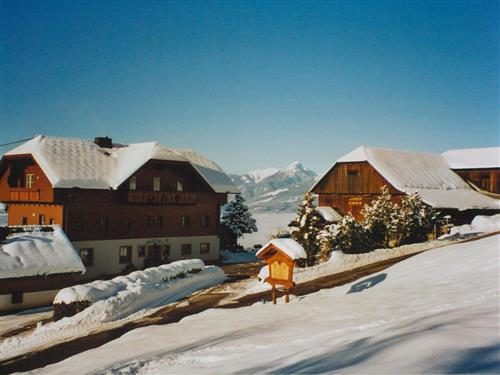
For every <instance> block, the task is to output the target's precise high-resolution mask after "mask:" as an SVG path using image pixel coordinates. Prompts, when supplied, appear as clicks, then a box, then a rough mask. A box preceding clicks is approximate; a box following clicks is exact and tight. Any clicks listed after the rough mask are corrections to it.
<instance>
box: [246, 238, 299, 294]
mask: <svg viewBox="0 0 500 375" xmlns="http://www.w3.org/2000/svg"><path fill="white" fill-rule="evenodd" d="M256 256H257V258H260V259H263V260H265V261H266V263H267V264H268V276H267V278H266V281H267V282H268V283H269V284H271V286H272V287H273V289H272V296H273V303H276V286H279V285H281V286H283V287H285V289H286V302H288V296H289V291H290V288H291V287H292V286H293V285H294V283H293V268H294V267H295V261H296V260H297V259H304V258H307V254H306V251H305V250H304V248H303V247H302V245H300V244H299V243H298V242H297V241H295V240H293V239H291V238H277V239H274V240H271V241H270V242H269V243H267V244H266V245H265V246H263V247H262V248H261V249H260V250H259V251H258V252H257V254H256Z"/></svg>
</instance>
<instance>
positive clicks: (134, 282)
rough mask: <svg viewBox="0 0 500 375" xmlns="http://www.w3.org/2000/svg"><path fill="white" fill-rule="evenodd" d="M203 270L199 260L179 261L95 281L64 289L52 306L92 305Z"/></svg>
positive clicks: (201, 262)
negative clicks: (148, 285) (147, 285)
mask: <svg viewBox="0 0 500 375" xmlns="http://www.w3.org/2000/svg"><path fill="white" fill-rule="evenodd" d="M203 269H205V264H204V263H203V261H202V260H201V259H188V260H180V261H177V262H173V263H170V264H164V265H161V266H159V267H152V268H148V269H145V270H143V271H134V272H132V273H130V274H128V275H125V276H118V277H115V278H114V279H112V280H96V281H93V282H91V283H88V284H83V285H75V286H71V287H68V288H64V289H62V290H60V291H59V293H57V295H56V297H55V298H54V304H57V303H66V304H70V303H73V302H82V301H87V302H90V303H94V302H97V301H100V300H102V299H106V298H109V297H111V296H114V295H116V294H118V293H119V292H122V291H125V290H126V289H134V287H136V286H138V285H141V284H152V285H156V284H158V283H165V282H168V281H169V280H173V279H175V278H177V277H178V276H179V275H182V274H184V275H185V274H187V273H193V271H196V272H199V271H201V270H203Z"/></svg>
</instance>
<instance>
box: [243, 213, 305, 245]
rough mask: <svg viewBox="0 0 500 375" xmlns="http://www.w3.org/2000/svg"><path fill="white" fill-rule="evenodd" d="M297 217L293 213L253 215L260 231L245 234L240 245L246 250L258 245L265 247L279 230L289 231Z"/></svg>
mask: <svg viewBox="0 0 500 375" xmlns="http://www.w3.org/2000/svg"><path fill="white" fill-rule="evenodd" d="M295 216H296V214H295V213H293V212H285V213H266V214H253V217H254V219H255V220H256V221H257V229H258V230H259V231H258V232H256V233H250V234H245V235H244V236H243V237H242V239H240V241H239V243H240V244H241V245H242V246H244V247H246V248H251V247H253V246H254V245H257V244H260V245H264V244H265V243H267V242H269V240H270V239H271V235H272V234H273V233H275V232H276V230H277V229H278V228H280V229H286V230H288V229H289V228H288V224H289V223H290V221H292V219H293V218H294V217H295Z"/></svg>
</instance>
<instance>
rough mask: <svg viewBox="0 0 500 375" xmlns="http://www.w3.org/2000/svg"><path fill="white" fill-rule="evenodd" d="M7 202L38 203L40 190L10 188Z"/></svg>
mask: <svg viewBox="0 0 500 375" xmlns="http://www.w3.org/2000/svg"><path fill="white" fill-rule="evenodd" d="M9 201H19V202H38V201H40V190H30V189H23V188H10V189H9Z"/></svg>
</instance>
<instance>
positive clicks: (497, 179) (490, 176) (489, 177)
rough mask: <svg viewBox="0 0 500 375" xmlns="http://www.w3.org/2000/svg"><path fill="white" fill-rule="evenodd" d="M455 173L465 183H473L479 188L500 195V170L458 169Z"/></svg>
mask: <svg viewBox="0 0 500 375" xmlns="http://www.w3.org/2000/svg"><path fill="white" fill-rule="evenodd" d="M454 171H455V173H457V174H458V175H459V176H460V177H462V178H463V179H464V180H465V181H470V182H472V183H473V184H474V185H476V186H477V187H478V188H480V189H483V190H486V191H489V192H490V193H495V194H500V168H488V169H456V170H454Z"/></svg>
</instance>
